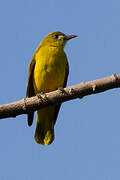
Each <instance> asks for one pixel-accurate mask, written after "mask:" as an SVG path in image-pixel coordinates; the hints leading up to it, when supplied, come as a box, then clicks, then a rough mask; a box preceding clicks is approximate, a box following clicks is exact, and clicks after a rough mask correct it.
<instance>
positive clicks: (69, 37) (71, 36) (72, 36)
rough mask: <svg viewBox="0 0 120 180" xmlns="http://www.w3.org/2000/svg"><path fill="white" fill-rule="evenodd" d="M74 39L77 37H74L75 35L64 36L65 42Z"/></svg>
mask: <svg viewBox="0 0 120 180" xmlns="http://www.w3.org/2000/svg"><path fill="white" fill-rule="evenodd" d="M75 37H78V36H76V35H66V39H67V40H69V39H72V38H75Z"/></svg>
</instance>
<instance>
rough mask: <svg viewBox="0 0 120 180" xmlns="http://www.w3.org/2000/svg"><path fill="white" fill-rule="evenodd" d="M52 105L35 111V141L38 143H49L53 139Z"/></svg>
mask: <svg viewBox="0 0 120 180" xmlns="http://www.w3.org/2000/svg"><path fill="white" fill-rule="evenodd" d="M53 113H54V107H47V108H44V109H40V110H39V111H38V112H37V122H36V130H35V137H34V138H35V141H36V142H37V143H38V144H43V145H50V144H51V143H52V142H53V140H54V119H53V117H54V116H53Z"/></svg>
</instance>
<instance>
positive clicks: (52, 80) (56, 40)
mask: <svg viewBox="0 0 120 180" xmlns="http://www.w3.org/2000/svg"><path fill="white" fill-rule="evenodd" d="M75 37H77V35H65V34H64V33H62V32H59V31H57V32H51V33H50V34H48V35H47V36H46V37H45V38H44V39H43V40H42V41H41V43H40V45H39V46H38V48H37V49H36V51H35V53H34V55H33V57H32V60H31V62H30V64H29V71H28V81H27V92H26V97H27V98H28V97H32V96H35V95H37V94H39V93H48V92H51V91H54V90H57V89H59V88H64V87H66V84H67V79H68V74H69V64H68V60H67V56H66V54H65V52H64V47H65V45H66V43H67V41H69V40H70V39H72V38H75ZM60 106H61V104H59V105H51V106H49V107H44V108H42V109H39V110H38V111H37V118H36V129H35V135H34V139H35V141H36V142H37V143H38V144H42V145H50V144H51V143H52V142H53V140H54V125H55V123H56V120H57V116H58V112H59V109H60ZM33 118H34V111H31V110H30V111H29V112H28V114H27V120H28V126H31V125H32V123H33Z"/></svg>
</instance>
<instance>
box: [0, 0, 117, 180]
mask: <svg viewBox="0 0 120 180" xmlns="http://www.w3.org/2000/svg"><path fill="white" fill-rule="evenodd" d="M52 31H61V32H64V33H66V34H76V35H78V36H79V37H78V38H75V39H73V40H71V41H69V42H68V44H67V45H66V47H65V52H66V54H67V56H68V59H69V65H70V74H69V78H68V86H69V85H75V84H77V83H80V82H81V81H89V80H94V79H97V78H102V77H105V76H109V75H112V74H113V73H120V50H119V48H120V1H119V0H101V1H95V0H91V1H89V0H85V1H82V0H74V1H64V0H61V1H58V0H51V1H50V0H48V1H46V0H45V1H39V0H21V1H16V0H11V1H7V0H4V1H2V0H1V1H0V94H1V95H0V104H5V103H10V102H13V101H16V100H20V99H22V98H24V97H25V95H26V87H27V75H28V66H29V63H30V60H31V58H32V56H33V54H34V52H35V50H36V48H37V46H38V45H39V43H40V41H41V40H42V39H43V38H44V37H45V36H46V35H47V34H48V33H50V32H52ZM119 107H120V90H119V89H114V90H110V91H107V92H104V93H101V94H97V95H92V96H87V97H84V98H83V99H78V100H73V101H69V102H66V103H64V104H63V105H62V107H61V110H60V112H59V116H58V119H57V123H56V126H55V141H54V142H53V144H52V145H50V146H42V145H38V144H36V143H35V141H34V130H35V118H36V117H35V118H34V124H33V126H32V127H31V128H28V126H27V120H26V115H21V116H18V117H16V118H9V119H3V120H0V144H1V145H0V179H2V180H8V179H9V180H13V179H17V180H21V179H22V180H33V179H44V180H49V179H52V180H56V179H57V180H61V179H69V180H73V179H82V180H96V179H97V180H101V179H102V180H114V179H115V180H119V179H120V116H119V111H120V110H119Z"/></svg>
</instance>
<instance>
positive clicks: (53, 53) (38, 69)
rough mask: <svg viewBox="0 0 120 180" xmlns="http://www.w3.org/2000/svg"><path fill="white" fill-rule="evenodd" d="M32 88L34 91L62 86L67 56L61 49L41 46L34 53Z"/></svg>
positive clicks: (44, 90) (47, 90) (49, 89)
mask: <svg viewBox="0 0 120 180" xmlns="http://www.w3.org/2000/svg"><path fill="white" fill-rule="evenodd" d="M35 60H36V64H35V69H34V80H33V84H34V89H35V93H40V92H50V91H53V90H56V89H58V88H60V87H63V85H64V81H65V76H66V66H67V58H66V55H65V53H64V51H63V49H59V48H57V47H51V46H45V47H41V48H40V49H39V51H36V53H35Z"/></svg>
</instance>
